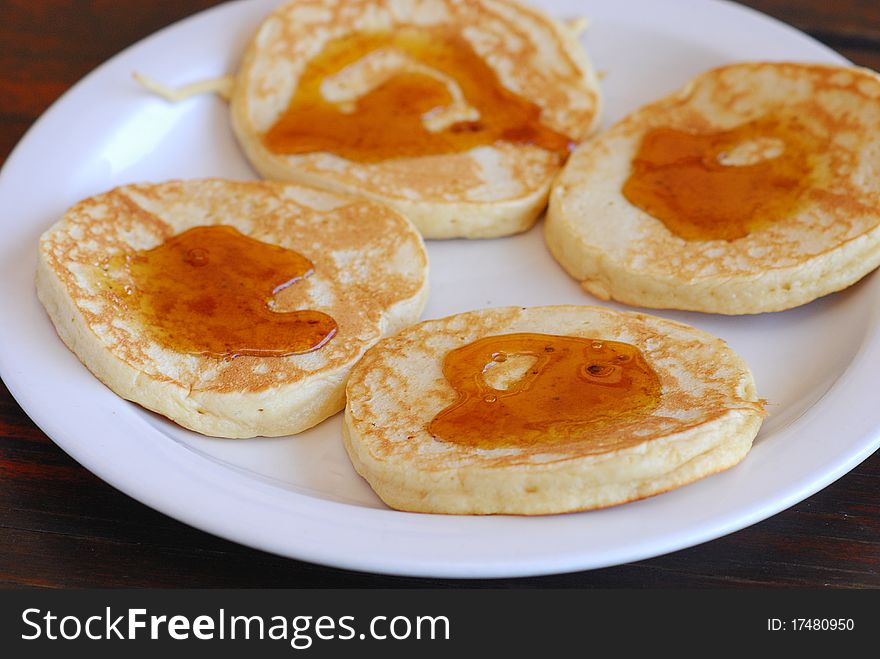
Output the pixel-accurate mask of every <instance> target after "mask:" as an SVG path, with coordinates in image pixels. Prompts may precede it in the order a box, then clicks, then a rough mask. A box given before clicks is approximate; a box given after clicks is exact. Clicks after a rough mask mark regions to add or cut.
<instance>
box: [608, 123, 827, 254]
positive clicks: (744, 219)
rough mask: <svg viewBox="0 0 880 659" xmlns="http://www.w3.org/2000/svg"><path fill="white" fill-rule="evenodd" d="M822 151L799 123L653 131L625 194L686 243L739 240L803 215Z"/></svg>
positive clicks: (645, 139) (644, 141)
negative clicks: (816, 156) (814, 164)
mask: <svg viewBox="0 0 880 659" xmlns="http://www.w3.org/2000/svg"><path fill="white" fill-rule="evenodd" d="M821 146H822V144H821V141H820V140H818V139H817V138H816V137H815V136H814V135H812V134H811V133H810V132H809V131H807V130H804V127H803V126H802V125H800V123H799V122H798V121H797V118H795V117H786V118H782V117H773V116H767V117H763V118H761V119H758V120H756V121H751V122H748V123H746V124H743V125H741V126H738V127H737V128H734V129H732V130H725V131H720V132H714V133H691V132H687V131H683V130H678V129H675V128H667V127H659V128H653V129H652V130H650V131H649V132H648V133H647V134H646V135H645V136H644V137H643V138H642V143H641V145H640V147H639V151H638V153H637V154H636V156H635V157H634V158H633V161H632V172H631V173H630V176H629V178H628V179H627V180H626V183H624V185H623V194H624V196H625V197H626V198H627V200H629V202H630V203H632V204H633V205H635V206H638V207H639V208H641V209H642V210H644V211H645V212H646V213H649V214H650V215H652V216H654V217H656V218H657V219H658V220H661V221H662V222H663V223H664V224H665V225H666V226H667V228H668V229H669V230H670V231H672V232H673V233H674V234H676V235H678V236H681V237H682V238H685V239H686V240H736V239H737V238H742V237H744V236H747V235H748V234H750V233H751V232H752V231H759V230H761V229H763V228H765V227H767V226H769V225H771V224H772V223H773V222H774V221H775V220H778V219H780V218H784V217H787V216H790V215H792V214H794V213H796V212H797V211H798V209H799V207H800V205H801V204H802V202H803V201H804V198H803V193H804V191H805V190H806V189H807V188H808V187H810V186H811V185H814V184H815V183H816V181H814V180H812V178H811V177H812V176H813V167H812V162H813V161H814V158H813V157H812V154H814V153H817V152H818V150H819V149H821Z"/></svg>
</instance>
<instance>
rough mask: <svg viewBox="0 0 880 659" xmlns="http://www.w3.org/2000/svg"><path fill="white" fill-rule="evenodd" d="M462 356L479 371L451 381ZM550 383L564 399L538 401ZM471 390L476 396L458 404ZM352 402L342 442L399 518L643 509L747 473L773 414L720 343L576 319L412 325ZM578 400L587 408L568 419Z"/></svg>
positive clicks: (591, 315)
mask: <svg viewBox="0 0 880 659" xmlns="http://www.w3.org/2000/svg"><path fill="white" fill-rule="evenodd" d="M523 333H526V335H527V336H531V335H535V336H536V337H537V338H534V337H532V338H529V339H528V341H538V343H537V344H530V345H531V347H530V348H529V349H528V350H521V349H513V350H509V349H505V353H504V354H500V352H499V351H494V352H493V350H494V349H493V348H485V349H484V348H482V347H481V345H482V342H484V341H489V342H490V343H491V342H501V343H498V344H496V345H505V343H506V342H508V341H511V342H521V343H519V345H526V343H524V342H522V341H523V339H522V338H517V337H522V336H523ZM487 337H501V338H487ZM541 341H547V342H549V343H548V344H547V345H544V344H543V343H541ZM572 344H573V345H574V346H575V348H574V351H569V350H568V348H567V346H571V345H572ZM511 345H514V344H513V343H511ZM542 346H543V347H542ZM554 346H555V351H554V349H552V348H554ZM548 348H551V349H549V350H548ZM475 349H476V351H477V352H476V353H475V352H474V350H475ZM480 350H484V356H483V357H482V358H476V359H472V358H471V357H472V356H473V355H474V354H477V353H479V351H480ZM560 351H562V352H560ZM579 351H583V352H584V356H583V357H580V356H579ZM591 351H592V352H591ZM608 351H610V352H608ZM627 351H628V352H627ZM489 354H491V356H488V355H489ZM603 354H604V355H605V357H604V358H603V357H602V355H603ZM454 355H464V356H465V357H466V360H465V362H464V363H465V364H466V365H467V367H468V368H470V371H467V370H466V369H465V370H464V371H457V370H456V369H457V367H456V366H455V363H456V362H454V361H452V357H451V356H454ZM546 355H559V356H560V357H561V360H562V361H561V362H559V363H562V362H565V361H566V360H569V359H571V358H573V360H574V361H573V362H572V363H573V364H574V366H575V367H576V369H577V370H576V372H577V373H579V374H580V375H578V376H576V377H575V376H573V379H574V380H576V381H575V384H574V385H573V388H568V387H569V385H570V384H571V382H566V381H558V382H557V380H556V379H555V376H553V377H551V375H552V372H551V371H550V370H549V368H550V367H549V366H548V365H547V364H550V363H552V362H547V361H546V359H545V356H546ZM572 356H573V357H572ZM612 356H613V358H612ZM524 360H525V361H524ZM542 360H543V361H542ZM627 369H628V370H627ZM573 372H574V371H573ZM456 374H457V375H456ZM459 376H461V380H459ZM603 378H605V379H604V380H603ZM597 379H598V380H601V381H602V383H601V384H595V383H594V381H596V380H597ZM451 382H456V383H457V384H456V386H453V384H452V383H451ZM547 382H550V383H551V384H552V385H553V386H555V387H556V388H555V389H552V391H551V392H550V393H553V394H554V395H550V396H547V397H544V396H545V391H544V390H546V383H547ZM462 383H463V384H462ZM554 383H555V384H554ZM608 385H613V386H612V389H613V388H614V387H615V386H616V387H618V388H619V387H620V386H623V387H624V389H623V390H622V393H623V394H624V395H625V396H626V397H625V398H622V399H620V401H619V402H622V403H625V405H626V407H620V408H616V407H614V405H618V403H617V402H614V401H613V400H612V401H611V403H612V404H613V405H612V407H608V405H609V401H607V400H603V399H602V396H603V395H605V394H604V392H605V391H611V390H610V389H607V386H608ZM477 387H479V389H477ZM603 387H606V388H603ZM468 388H471V391H475V392H476V393H473V395H472V396H470V397H469V398H468V397H464V398H463V397H462V396H461V395H459V394H458V393H457V392H459V391H467V390H468ZM486 392H488V394H487V393H486ZM597 392H598V394H597ZM511 393H515V394H516V396H518V398H516V399H509V403H508V404H504V405H503V404H502V403H504V401H505V400H508V399H507V398H506V397H507V395H508V394H511ZM597 395H598V396H599V397H598V398H596V396H597ZM346 396H347V404H346V409H345V427H344V435H343V436H344V440H345V446H346V449H347V450H348V453H349V456H350V457H351V460H352V463H353V464H354V467H355V469H356V470H357V471H358V473H359V474H360V475H361V476H363V477H364V478H365V479H366V480H367V481H368V482H369V483H370V485H371V486H372V488H373V489H374V490H375V491H376V493H377V494H378V495H379V497H381V498H382V500H383V501H384V502H385V503H387V504H388V505H389V506H391V507H393V508H397V509H400V510H408V511H417V512H434V513H455V514H495V513H503V514H522V515H537V514H546V513H563V512H569V511H577V510H589V509H594V508H602V507H606V506H612V505H616V504H620V503H625V502H627V501H633V500H636V499H641V498H644V497H648V496H651V495H654V494H658V493H660V492H665V491H667V490H670V489H672V488H676V487H679V486H682V485H685V484H687V483H690V482H692V481H695V480H697V479H699V478H703V477H704V476H708V475H709V474H713V473H715V472H718V471H721V470H723V469H727V468H729V467H732V466H733V465H735V464H737V463H738V462H739V461H740V460H742V459H743V457H744V456H745V455H746V453H747V452H748V451H749V449H750V447H751V445H752V440H753V438H754V437H755V435H756V433H757V432H758V428H759V426H760V425H761V421H762V418H763V416H764V412H763V401H761V400H759V399H758V398H757V395H756V391H755V384H754V381H753V379H752V375H751V373H750V372H749V369H748V367H747V366H746V364H745V363H744V362H743V361H742V360H741V359H740V358H739V357H738V356H737V355H736V354H735V353H734V352H733V351H732V350H731V349H730V348H729V347H727V345H726V344H725V343H724V342H723V341H721V340H720V339H717V338H715V337H712V336H710V335H708V334H706V333H705V332H702V331H699V330H696V329H694V328H692V327H689V326H687V325H683V324H681V323H676V322H673V321H669V320H664V319H660V318H655V317H652V316H647V315H643V314H635V313H621V312H616V311H612V310H610V309H603V308H598V307H579V306H571V305H570V306H556V307H535V308H529V309H524V308H519V307H510V308H498V309H487V310H482V311H473V312H469V313H463V314H459V315H456V316H450V317H448V318H443V319H440V320H430V321H425V322H422V323H420V324H418V325H414V326H412V327H409V328H407V329H405V330H403V331H402V332H400V333H399V334H397V335H396V336H394V337H390V338H387V339H384V340H382V341H380V342H379V343H378V344H376V345H375V346H373V347H372V348H371V349H370V350H368V351H367V353H366V354H365V355H364V358H363V359H362V360H361V361H360V362H359V363H358V364H357V365H356V366H355V367H354V369H352V373H351V377H350V378H349V382H348V385H347V388H346ZM525 396H530V397H531V399H526V398H525ZM578 400H586V401H591V402H590V403H589V405H587V406H586V407H584V408H583V409H580V408H576V409H575V408H571V407H569V403H571V402H572V401H575V402H577V401H578ZM474 401H476V405H475V403H474ZM480 401H484V402H485V405H483V404H482V403H481V402H480ZM559 401H561V403H559V404H560V405H562V407H559V406H558V405H557V402H559ZM481 405H483V407H480V406H481ZM602 406H604V407H603V408H602V409H599V408H600V407H602ZM527 408H528V409H530V410H531V411H530V412H528V413H525V412H524V410H526V409H527ZM573 409H574V411H573ZM572 413H573V414H574V415H575V416H574V417H572V416H570V415H571V414H572ZM475 419H478V420H480V421H479V423H478V424H476V425H474V420H475ZM457 428H458V429H459V430H457ZM456 433H458V434H456Z"/></svg>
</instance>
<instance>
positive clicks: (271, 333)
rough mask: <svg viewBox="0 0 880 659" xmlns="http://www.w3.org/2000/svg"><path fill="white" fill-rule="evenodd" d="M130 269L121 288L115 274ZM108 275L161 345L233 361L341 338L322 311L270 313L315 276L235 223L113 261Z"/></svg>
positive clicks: (305, 264)
mask: <svg viewBox="0 0 880 659" xmlns="http://www.w3.org/2000/svg"><path fill="white" fill-rule="evenodd" d="M120 270H121V271H123V272H125V274H126V275H127V279H128V280H129V281H130V282H131V283H130V284H127V285H121V284H119V283H118V280H113V279H110V276H111V275H112V274H114V273H118V272H119V271H120ZM105 271H106V272H107V274H108V279H110V281H111V283H110V287H111V290H113V292H114V293H115V295H116V296H117V300H118V302H119V304H121V305H124V306H126V307H129V308H131V309H134V311H135V312H136V314H137V315H138V316H139V317H140V321H141V322H142V324H143V326H144V327H145V328H146V329H147V331H148V332H149V333H150V335H151V337H152V338H153V339H154V340H156V341H157V342H158V343H159V344H161V345H163V346H165V347H167V348H171V349H173V350H176V351H178V352H181V353H187V354H195V355H204V356H209V357H217V358H226V359H231V358H234V357H237V356H239V355H249V356H256V357H284V356H287V355H295V354H300V353H305V352H310V351H312V350H316V349H318V348H320V347H321V346H322V345H324V344H325V343H326V342H327V341H329V340H330V339H331V338H332V337H333V335H334V334H335V333H336V322H335V321H334V320H333V318H331V317H330V316H328V315H327V314H324V313H321V312H319V311H311V310H304V311H284V312H279V311H275V310H273V298H274V296H275V295H276V294H278V293H279V292H281V291H282V290H283V289H285V288H287V287H288V286H291V285H295V284H296V282H298V281H301V280H302V279H304V278H306V277H308V276H309V275H311V274H312V273H313V272H314V267H313V265H312V263H311V262H310V261H309V260H308V259H307V258H306V257H304V256H302V255H301V254H298V253H297V252H294V251H292V250H289V249H286V248H284V247H280V246H278V245H270V244H268V243H264V242H261V241H259V240H255V239H253V238H250V237H248V236H245V235H243V234H241V233H240V232H239V231H238V230H236V229H235V228H233V227H231V226H223V225H220V226H200V227H195V228H193V229H189V230H188V231H185V232H183V233H181V234H179V235H176V236H174V237H172V238H170V239H168V240H166V241H165V242H164V243H162V244H161V245H159V246H157V247H154V248H153V249H149V250H142V251H138V252H134V253H126V254H121V255H119V256H115V257H112V258H111V259H110V260H109V261H108V262H107V264H106V267H105Z"/></svg>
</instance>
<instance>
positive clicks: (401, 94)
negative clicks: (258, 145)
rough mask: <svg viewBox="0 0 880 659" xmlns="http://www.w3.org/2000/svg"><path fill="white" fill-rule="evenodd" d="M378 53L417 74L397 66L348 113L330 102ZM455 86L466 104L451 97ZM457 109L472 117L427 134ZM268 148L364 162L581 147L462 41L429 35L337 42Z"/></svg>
mask: <svg viewBox="0 0 880 659" xmlns="http://www.w3.org/2000/svg"><path fill="white" fill-rule="evenodd" d="M380 50H381V51H393V52H394V54H395V55H396V56H397V61H398V62H399V61H400V57H401V56H403V57H404V58H407V59H408V61H409V62H410V63H412V62H415V63H416V64H417V65H418V66H413V65H411V64H410V65H407V66H400V67H398V68H399V71H397V72H394V71H392V72H391V75H390V76H389V77H387V79H381V78H380V80H381V82H379V84H377V85H376V86H374V87H373V88H372V89H366V90H365V91H364V93H363V94H362V95H360V96H359V97H357V98H356V99H353V100H352V101H350V102H349V103H348V104H346V103H338V102H331V101H328V100H327V99H326V98H325V94H324V93H323V91H322V85H324V84H325V83H326V81H328V80H332V79H333V76H336V75H338V74H340V73H341V72H342V73H344V70H345V69H346V67H350V66H352V65H356V63H357V62H359V61H361V60H362V59H363V58H364V57H366V56H368V55H370V54H372V53H377V51H380ZM379 54H380V55H382V54H385V55H388V52H384V53H379ZM404 64H406V62H404ZM419 67H421V68H419ZM425 69H427V70H425ZM450 83H451V85H452V89H451V88H450ZM455 86H457V88H458V89H460V92H461V98H460V99H456V98H454V97H453V92H454V90H455ZM455 93H457V92H455ZM456 103H458V104H459V105H461V106H463V107H469V109H470V110H472V111H473V110H475V111H476V113H475V115H474V116H468V117H461V118H460V120H456V121H451V123H449V125H446V126H442V125H441V126H439V127H438V126H435V127H434V129H433V130H432V129H430V128H429V124H430V122H431V120H432V118H434V119H436V115H437V114H438V113H442V112H443V111H444V109H449V107H451V106H453V105H454V104H456ZM263 141H264V144H265V145H266V147H267V148H268V149H269V150H270V151H272V152H274V153H279V154H285V155H290V154H301V153H311V152H316V151H326V152H330V153H334V154H336V155H338V156H341V157H343V158H346V159H348V160H354V161H359V162H377V161H381V160H386V159H389V158H403V157H412V156H427V155H436V154H445V153H457V152H461V151H466V150H468V149H472V148H474V147H477V146H483V145H489V144H494V143H495V142H498V141H507V142H514V143H520V144H532V145H535V146H538V147H541V148H543V149H546V150H548V151H552V152H556V153H558V154H559V155H560V157H561V158H564V157H566V156H567V155H568V152H569V151H570V150H571V149H572V148H574V146H575V143H574V141H573V140H572V139H571V138H569V137H566V136H565V135H563V134H561V133H558V132H555V131H554V130H552V129H550V128H548V127H547V126H545V125H543V124H542V123H541V108H540V107H539V106H538V105H536V104H535V103H532V102H531V101H529V100H527V99H525V98H522V97H520V96H518V95H517V94H515V93H513V92H512V91H510V90H508V89H506V88H505V87H504V86H503V85H502V84H501V83H500V81H499V80H498V77H497V75H496V74H495V72H494V71H493V69H492V68H491V67H490V66H489V65H488V64H486V62H485V61H483V59H482V58H481V57H480V56H479V55H477V54H476V53H475V52H474V50H473V48H472V47H471V46H470V44H469V43H468V41H467V40H466V39H465V38H464V37H463V36H462V35H461V34H459V33H458V32H457V31H455V30H453V29H450V28H427V27H420V28H414V27H404V28H401V29H399V30H396V31H395V32H393V33H355V34H351V35H347V36H345V37H341V38H338V39H335V40H332V41H330V42H329V43H328V44H327V45H326V46H325V48H324V50H323V51H322V52H321V53H319V54H318V55H317V56H316V57H315V58H314V59H312V60H310V61H309V63H308V64H307V66H306V68H305V70H304V71H303V73H302V76H301V78H300V80H299V83H298V85H297V90H296V93H295V94H294V96H293V98H292V99H291V101H290V104H289V106H288V107H287V109H286V111H285V112H284V113H282V114H281V116H280V117H279V118H278V120H277V121H276V123H275V124H274V125H273V126H272V127H271V128H270V129H269V131H268V132H267V133H266V134H265V135H264V136H263Z"/></svg>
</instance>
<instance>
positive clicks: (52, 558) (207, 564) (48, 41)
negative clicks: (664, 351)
mask: <svg viewBox="0 0 880 659" xmlns="http://www.w3.org/2000/svg"><path fill="white" fill-rule="evenodd" d="M214 4H218V3H217V2H216V1H214V0H178V1H175V2H171V1H170V0H139V1H138V2H115V1H113V0H5V1H4V2H3V3H0V154H2V157H3V158H5V157H6V155H8V153H9V152H10V151H11V149H12V148H13V146H14V145H15V143H16V142H17V141H18V140H19V139H20V138H21V137H22V135H23V134H24V132H25V131H26V130H27V129H28V127H29V126H30V125H31V124H32V123H33V122H34V120H35V119H36V118H37V117H38V116H39V115H40V114H41V113H42V112H43V111H44V110H45V109H46V108H47V107H48V106H49V105H50V104H51V103H52V102H53V101H54V100H55V99H56V98H58V96H59V95H60V94H61V93H62V92H64V91H65V90H66V89H67V88H68V87H70V86H71V85H72V84H74V83H75V82H76V81H77V80H79V79H80V78H81V77H82V76H83V75H85V74H86V73H87V72H88V71H90V70H91V69H92V68H94V67H95V66H97V65H98V64H100V63H101V62H103V61H104V60H105V59H107V58H108V57H110V56H111V55H113V54H114V53H116V52H118V51H119V50H121V49H122V48H124V47H126V46H128V45H130V44H132V43H134V42H135V41H137V40H138V39H140V38H142V37H144V36H146V35H148V34H150V33H152V32H154V31H156V30H157V29H159V28H161V27H163V26H165V25H167V24H169V23H171V22H174V21H176V20H178V19H180V18H183V17H184V16H187V15H189V14H192V13H194V12H196V11H199V10H201V9H204V8H206V7H208V6H211V5H214ZM748 4H750V5H752V6H754V7H755V8H757V9H760V10H762V11H765V12H767V13H769V14H771V15H774V16H777V17H778V18H780V19H782V20H784V21H786V22H789V23H791V24H793V25H795V26H796V27H798V28H800V29H802V30H804V31H806V32H808V33H810V34H812V35H814V36H816V37H817V38H818V39H820V40H821V41H824V42H825V43H827V44H829V45H830V46H832V47H833V48H835V49H836V50H838V51H840V52H841V53H843V54H844V55H845V56H847V57H849V58H850V59H851V60H852V61H853V62H855V63H857V64H861V65H864V66H868V67H871V68H874V69H880V3H877V2H876V0H847V1H840V2H835V3H824V2H819V1H818V0H813V1H810V2H802V1H798V0H751V1H750V2H748ZM12 221H15V218H10V217H5V216H4V217H2V219H0V222H12ZM13 312H14V310H12V309H8V308H3V309H2V312H0V313H2V314H7V313H13ZM878 488H880V453H876V454H875V455H873V456H872V457H871V458H869V459H868V460H867V461H865V462H864V463H863V464H862V465H860V466H859V467H857V468H856V469H855V470H853V471H852V472H851V473H849V474H848V475H847V476H845V477H844V478H842V479H840V480H839V481H838V482H836V483H834V484H833V485H831V486H829V487H828V488H826V489H825V490H823V491H822V492H820V493H818V494H816V495H814V496H812V497H810V498H809V499H807V500H806V501H804V502H802V503H800V504H798V505H797V506H794V507H793V508H791V509H789V510H787V511H785V512H783V513H780V514H778V515H776V516H775V517H773V518H771V519H768V520H766V521H764V522H761V523H759V524H756V525H755V526H752V527H750V528H747V529H745V530H742V531H739V532H738V533H734V534H732V535H729V536H727V537H725V538H722V539H719V540H715V541H713V542H709V543H706V544H704V545H701V546H698V547H694V548H691V549H687V550H683V551H679V552H676V553H674V554H671V555H667V556H663V557H660V558H655V559H653V560H647V561H640V562H637V563H632V564H629V565H623V566H619V567H614V568H608V569H603V570H595V571H589V572H580V573H573V574H564V575H558V576H550V577H541V578H529V579H509V580H501V581H455V580H427V579H410V578H391V577H383V576H376V575H369V574H361V573H353V572H346V571H342V570H335V569H329V568H324V567H319V566H316V565H311V564H307V563H301V562H297V561H293V560H288V559H284V558H278V557H276V556H271V555H269V554H265V553H262V552H259V551H255V550H251V549H248V548H245V547H241V546H238V545H235V544H232V543H230V542H226V541H223V540H219V539H217V538H215V537H212V536H210V535H207V534H205V533H202V532H200V531H196V530H194V529H192V528H190V527H187V526H185V525H183V524H180V523H178V522H176V521H174V520H172V519H170V518H168V517H166V516H164V515H162V514H160V513H157V512H155V511H153V510H151V509H149V508H147V507H145V506H143V505H141V504H140V503H138V502H136V501H134V500H132V499H130V498H128V497H127V496H125V495H124V494H121V493H120V492H118V491H116V490H114V489H113V488H111V487H110V486H109V485H106V484H105V483H103V482H102V481H100V480H98V479H97V478H96V477H94V476H92V475H91V474H90V473H89V472H87V471H86V470H85V469H83V468H82V467H80V466H79V465H78V464H77V463H76V462H74V461H73V460H71V459H70V458H69V457H68V456H67V455H66V454H65V453H63V452H62V451H61V450H60V449H59V448H58V447H56V446H55V444H53V443H52V442H51V441H50V440H49V439H48V438H47V437H46V436H45V435H44V434H43V433H42V432H41V431H40V430H39V429H37V427H36V426H34V424H33V423H32V422H31V421H30V419H28V417H27V415H26V414H25V413H24V412H23V411H22V410H21V408H19V407H18V405H17V404H16V403H15V401H14V400H13V399H12V397H11V396H10V395H9V392H8V391H7V390H6V388H5V387H3V386H2V385H0V585H6V586H28V585H33V586H45V587H52V588H59V587H74V586H78V587H86V586H95V587H97V586H107V587H114V586H138V587H140V586H157V587H171V586H181V587H184V586H189V587H197V586H226V587H244V586H253V587H256V586H263V587H273V586H289V587H309V586H313V587H322V586H323V587H339V586H430V585H446V584H451V585H468V586H509V585H517V586H529V587H537V586H543V587H603V586H604V587H696V586H699V587H711V586H835V587H847V588H861V587H874V588H876V587H880V506H878V498H877V490H878Z"/></svg>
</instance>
